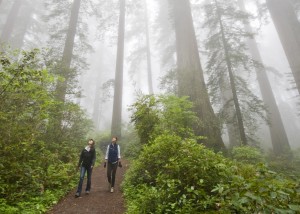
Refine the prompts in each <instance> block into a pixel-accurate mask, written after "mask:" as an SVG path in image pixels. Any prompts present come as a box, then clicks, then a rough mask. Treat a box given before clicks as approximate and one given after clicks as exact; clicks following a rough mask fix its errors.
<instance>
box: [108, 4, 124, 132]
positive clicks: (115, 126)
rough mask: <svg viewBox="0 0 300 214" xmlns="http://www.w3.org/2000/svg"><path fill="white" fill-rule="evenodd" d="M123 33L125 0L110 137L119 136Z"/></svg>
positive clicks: (121, 9)
mask: <svg viewBox="0 0 300 214" xmlns="http://www.w3.org/2000/svg"><path fill="white" fill-rule="evenodd" d="M124 31H125V0H120V16H119V30H118V48H117V62H116V72H115V89H114V101H113V113H112V124H111V135H114V136H118V137H119V136H121V127H122V98H123V61H124V34H125V33H124Z"/></svg>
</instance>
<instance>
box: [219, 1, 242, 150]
mask: <svg viewBox="0 0 300 214" xmlns="http://www.w3.org/2000/svg"><path fill="white" fill-rule="evenodd" d="M215 4H216V6H217V13H218V19H219V24H220V30H221V35H222V43H223V48H224V52H225V61H226V66H227V70H228V75H229V81H230V87H231V91H232V98H233V102H234V107H235V112H236V117H237V123H238V127H239V133H240V139H241V143H242V144H243V145H247V137H246V133H245V127H244V122H243V117H242V112H241V108H240V104H239V100H238V96H237V90H236V85H235V77H234V74H233V70H232V65H231V60H230V56H229V51H228V45H227V40H226V37H225V32H224V27H223V22H222V17H221V14H220V12H219V6H218V2H217V0H215Z"/></svg>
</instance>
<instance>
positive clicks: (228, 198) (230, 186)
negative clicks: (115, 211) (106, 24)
mask: <svg viewBox="0 0 300 214" xmlns="http://www.w3.org/2000/svg"><path fill="white" fill-rule="evenodd" d="M123 188H124V195H125V198H126V204H127V213H209V212H211V213H214V212H220V213H259V212H261V213H272V212H273V213H296V212H298V211H300V207H299V206H298V205H297V204H299V202H300V201H299V200H300V196H299V185H298V184H297V183H295V182H293V181H291V180H288V179H284V178H283V177H280V176H279V175H278V174H276V173H274V172H272V171H269V170H268V169H267V168H266V167H265V166H264V165H260V166H252V165H249V164H242V163H235V162H232V161H230V160H229V159H226V158H225V157H223V156H222V155H221V154H216V153H214V152H213V151H211V150H208V149H206V148H205V147H204V146H203V145H199V144H197V143H196V141H195V140H193V139H182V138H181V137H178V136H174V135H168V134H162V135H160V136H158V137H156V138H155V139H154V140H153V142H151V144H149V145H146V146H145V147H144V149H143V151H142V152H141V154H140V156H139V157H138V158H137V160H135V161H133V162H132V165H131V167H130V169H129V171H128V172H127V173H126V177H125V181H124V183H123Z"/></svg>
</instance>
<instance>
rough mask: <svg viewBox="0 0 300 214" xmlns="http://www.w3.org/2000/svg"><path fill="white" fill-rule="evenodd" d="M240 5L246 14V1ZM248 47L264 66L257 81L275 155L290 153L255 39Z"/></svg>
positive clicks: (257, 70)
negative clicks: (266, 109)
mask: <svg viewBox="0 0 300 214" xmlns="http://www.w3.org/2000/svg"><path fill="white" fill-rule="evenodd" d="M238 3H239V6H240V8H241V9H242V10H243V11H244V12H246V9H245V5H244V1H243V0H239V2H238ZM244 25H245V29H246V31H247V32H249V33H252V32H253V31H252V28H251V26H250V25H249V23H244ZM248 47H249V51H250V53H251V55H252V58H253V59H254V60H256V61H257V62H259V63H260V64H261V65H262V67H257V68H255V71H256V75H257V80H258V84H259V87H260V91H261V94H262V98H263V101H264V103H265V105H266V107H267V108H268V112H267V113H266V114H267V119H268V121H269V122H270V126H269V129H270V134H271V140H272V145H273V150H274V153H275V154H277V155H279V154H282V153H286V152H289V151H290V145H289V141H288V137H287V134H286V131H285V128H284V125H283V122H282V119H281V116H280V112H279V109H278V106H277V104H276V100H275V97H274V94H273V91H272V88H271V84H270V81H269V79H268V76H267V72H266V69H265V68H264V67H263V62H262V58H261V55H260V53H259V50H258V47H257V43H256V41H255V39H254V38H253V39H249V40H248Z"/></svg>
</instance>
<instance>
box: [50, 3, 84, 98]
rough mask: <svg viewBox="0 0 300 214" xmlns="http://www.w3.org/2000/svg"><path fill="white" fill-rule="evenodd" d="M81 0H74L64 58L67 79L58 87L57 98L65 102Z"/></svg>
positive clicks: (64, 73) (63, 65) (64, 70)
mask: <svg viewBox="0 0 300 214" xmlns="http://www.w3.org/2000/svg"><path fill="white" fill-rule="evenodd" d="M80 3H81V0H74V2H73V5H72V9H71V16H70V21H69V28H68V32H67V37H66V42H65V46H64V51H63V56H62V68H61V70H62V76H63V77H64V78H65V79H64V81H63V82H59V83H58V85H57V91H56V92H57V97H58V99H59V100H60V101H62V102H64V101H65V97H66V94H67V88H68V83H69V81H70V79H71V69H70V67H71V61H72V57H73V47H74V40H75V35H76V27H77V23H78V16H79V9H80Z"/></svg>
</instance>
